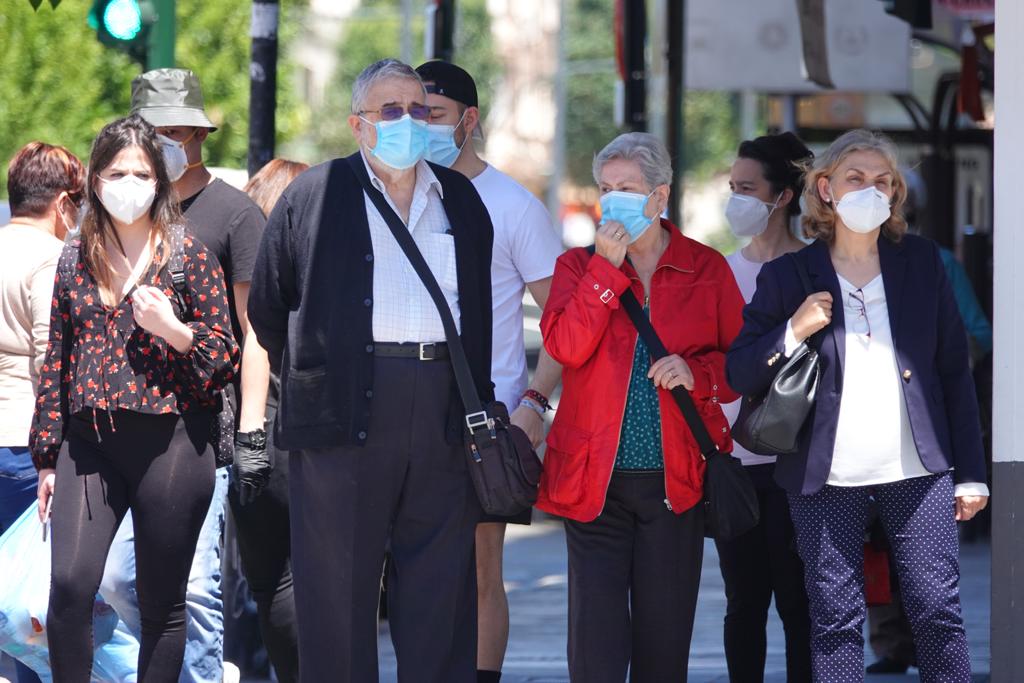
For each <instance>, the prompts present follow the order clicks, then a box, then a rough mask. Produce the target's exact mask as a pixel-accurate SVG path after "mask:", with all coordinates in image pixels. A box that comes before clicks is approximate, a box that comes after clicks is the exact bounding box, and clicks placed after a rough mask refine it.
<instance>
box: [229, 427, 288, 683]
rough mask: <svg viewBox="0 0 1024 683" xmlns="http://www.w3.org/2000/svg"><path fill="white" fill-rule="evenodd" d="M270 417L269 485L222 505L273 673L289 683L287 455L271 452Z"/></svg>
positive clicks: (271, 431) (232, 495) (232, 489)
mask: <svg viewBox="0 0 1024 683" xmlns="http://www.w3.org/2000/svg"><path fill="white" fill-rule="evenodd" d="M275 413H276V411H274V409H272V408H268V410H267V420H268V421H269V423H270V426H269V427H268V430H267V432H268V433H267V437H268V439H269V441H268V443H267V449H268V450H270V451H271V452H272V453H273V455H274V471H273V472H272V473H271V475H270V483H269V484H267V487H266V488H265V489H263V492H262V493H260V495H259V496H258V497H257V498H256V500H254V501H252V502H251V503H249V504H248V505H241V504H240V503H239V502H238V490H237V489H236V488H235V487H234V486H231V487H230V488H229V490H228V502H229V503H230V505H231V514H232V516H233V517H234V519H235V530H236V533H237V535H238V551H239V555H240V556H241V560H242V569H243V570H244V571H245V578H246V580H247V581H248V583H249V589H250V590H251V591H252V596H253V599H254V600H255V601H256V609H257V610H258V613H259V621H260V635H262V636H263V643H264V644H265V645H266V646H267V653H268V654H269V655H270V662H271V663H272V664H273V665H274V673H276V674H277V680H278V681H280V683H295V682H296V681H298V680H299V638H298V627H297V625H296V619H295V592H294V587H293V582H292V563H291V533H290V528H289V527H290V520H289V510H288V454H287V453H284V452H281V451H277V450H276V449H275V447H274V435H273V434H274V429H273V420H274V415H275Z"/></svg>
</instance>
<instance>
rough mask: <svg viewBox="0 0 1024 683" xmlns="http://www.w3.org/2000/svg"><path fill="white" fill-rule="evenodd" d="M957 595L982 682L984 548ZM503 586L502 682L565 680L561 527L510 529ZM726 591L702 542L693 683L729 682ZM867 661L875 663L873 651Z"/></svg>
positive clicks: (967, 557) (774, 630)
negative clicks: (506, 624) (506, 629)
mask: <svg viewBox="0 0 1024 683" xmlns="http://www.w3.org/2000/svg"><path fill="white" fill-rule="evenodd" d="M961 571H962V575H963V578H962V580H961V585H960V591H961V598H962V601H963V611H964V620H965V622H966V627H967V636H968V640H969V641H970V647H971V668H972V670H973V671H974V672H975V674H976V675H975V677H974V680H975V681H987V680H988V673H987V672H988V670H989V609H990V608H989V595H990V578H989V577H990V553H989V546H988V545H987V544H972V545H963V546H961ZM505 585H506V588H507V590H508V596H509V608H510V612H511V622H512V623H511V633H510V637H509V647H508V654H507V656H506V658H505V666H504V675H503V676H502V679H501V680H502V682H503V683H527V682H529V683H566V682H567V681H568V680H569V676H568V673H567V668H566V658H565V640H566V606H567V604H568V600H567V598H568V596H567V577H566V553H565V537H564V534H563V532H562V525H561V523H560V522H556V521H551V520H546V521H542V522H535V523H534V524H533V526H530V527H516V526H509V528H508V539H507V541H506V545H505ZM724 615H725V592H724V588H723V586H722V575H721V573H720V572H719V570H718V554H717V553H716V552H715V544H714V543H712V542H711V541H706V542H705V545H704V567H703V573H702V576H701V585H700V597H699V601H698V605H697V618H696V623H695V625H694V635H693V643H692V646H691V648H690V676H689V680H690V682H691V683H728V680H729V677H728V675H727V672H726V666H725V656H724V653H723V649H722V620H723V618H724ZM379 647H380V653H381V681H384V682H386V683H393V682H395V681H397V678H396V677H395V660H394V652H393V650H392V648H391V641H390V637H389V634H388V632H387V626H386V624H385V625H383V626H382V628H381V636H380V643H379ZM865 660H866V662H868V663H870V662H872V661H874V656H873V655H872V653H871V652H870V651H867V652H866V654H865ZM765 670H766V676H765V682H766V683H785V680H786V676H785V672H786V662H785V651H784V646H783V636H782V624H781V622H780V621H779V619H778V617H777V615H775V614H774V612H772V613H771V615H770V617H769V623H768V653H767V663H766V666H765ZM911 671H912V674H911V675H907V676H871V677H870V678H868V679H867V680H868V683H887V682H896V681H899V682H901V683H911V682H912V681H916V680H918V676H917V675H916V670H913V669H912V670H911Z"/></svg>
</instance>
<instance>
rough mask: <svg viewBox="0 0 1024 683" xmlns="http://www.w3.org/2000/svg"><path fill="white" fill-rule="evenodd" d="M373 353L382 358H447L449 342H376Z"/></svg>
mask: <svg viewBox="0 0 1024 683" xmlns="http://www.w3.org/2000/svg"><path fill="white" fill-rule="evenodd" d="M373 355H375V356H380V357H381V358H415V359H416V360H446V359H447V358H448V344H446V343H444V342H423V343H415V342H409V343H405V344H398V343H396V342H374V343H373Z"/></svg>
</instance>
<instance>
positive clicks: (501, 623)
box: [416, 61, 562, 683]
mask: <svg viewBox="0 0 1024 683" xmlns="http://www.w3.org/2000/svg"><path fill="white" fill-rule="evenodd" d="M416 71H417V72H418V73H419V74H420V77H421V78H422V79H423V82H424V85H425V86H426V88H427V106H429V107H430V126H429V131H430V142H429V146H428V149H427V160H428V161H432V162H434V163H437V164H442V165H444V166H448V167H450V168H452V169H454V170H456V171H459V172H460V173H462V174H463V175H465V176H466V177H467V178H469V179H470V180H471V181H473V186H474V187H476V190H477V192H479V193H480V197H481V199H483V201H484V205H485V206H486V207H487V210H488V212H489V213H490V215H491V222H492V223H493V224H494V250H493V256H492V260H491V290H492V294H491V297H492V302H493V303H492V306H493V309H494V335H493V339H494V341H493V350H492V359H491V378H492V379H493V380H494V384H495V396H496V397H497V399H498V400H499V401H502V402H504V403H505V405H507V406H508V408H509V411H510V412H511V413H512V415H511V419H512V423H513V424H515V425H517V426H518V427H520V428H522V429H523V430H524V431H525V432H526V433H527V434H528V435H529V436H530V440H531V441H532V442H533V445H534V447H536V446H538V445H540V443H541V441H542V440H543V438H544V418H543V413H544V412H545V411H546V410H547V409H548V408H549V406H548V405H547V403H548V399H547V397H548V396H550V395H551V392H552V391H554V389H555V387H556V386H558V382H559V380H560V379H561V374H562V369H561V367H560V366H559V365H558V364H557V363H556V362H555V361H554V360H552V359H551V357H550V356H548V355H547V353H546V352H545V351H544V350H543V348H542V349H541V351H540V358H539V360H538V362H537V370H536V372H535V373H534V377H533V382H532V383H530V384H529V386H527V382H528V375H527V370H526V348H525V345H524V342H523V293H524V290H525V289H529V290H530V294H531V295H532V296H533V298H534V300H535V301H536V302H537V304H538V305H539V306H540V307H541V308H543V307H544V304H545V303H547V299H548V291H549V289H550V288H551V276H552V274H553V273H554V271H555V259H557V258H558V256H559V255H560V254H561V253H562V243H561V240H560V239H559V237H558V235H557V234H556V233H555V230H554V228H553V227H552V225H551V217H550V216H549V215H548V212H547V210H546V209H545V208H544V205H543V204H541V203H540V202H539V201H538V200H537V198H536V197H534V196H533V195H532V194H531V193H530V192H529V191H528V190H527V189H526V188H524V187H523V186H522V185H520V184H519V183H517V182H516V181H514V180H513V179H512V178H510V177H509V176H507V175H505V174H504V173H501V172H500V171H498V170H497V169H495V168H494V167H493V166H490V165H488V164H487V162H485V161H483V160H482V159H481V158H480V157H479V156H478V155H477V153H476V149H475V146H474V138H479V137H481V135H480V110H479V108H478V101H477V92H476V84H475V83H474V82H473V78H472V77H471V76H470V75H469V74H468V73H466V72H465V71H464V70H463V69H461V68H459V67H457V66H455V65H454V64H449V63H447V62H442V61H432V62H427V63H426V64H423V65H421V66H420V67H419V68H417V69H416ZM509 522H511V523H513V524H529V523H530V510H527V511H526V512H525V513H524V514H522V515H517V516H516V517H513V518H497V517H485V519H484V520H483V522H482V523H481V524H480V525H479V526H478V527H477V532H476V557H477V595H478V607H477V610H478V615H479V637H478V649H477V669H478V671H477V676H478V679H477V680H478V681H479V682H482V683H492V682H494V681H498V680H499V679H500V678H501V665H502V661H503V660H504V658H505V648H506V646H507V644H508V599H507V597H506V595H505V588H504V582H503V579H502V568H501V559H502V550H503V546H504V541H505V525H506V523H509Z"/></svg>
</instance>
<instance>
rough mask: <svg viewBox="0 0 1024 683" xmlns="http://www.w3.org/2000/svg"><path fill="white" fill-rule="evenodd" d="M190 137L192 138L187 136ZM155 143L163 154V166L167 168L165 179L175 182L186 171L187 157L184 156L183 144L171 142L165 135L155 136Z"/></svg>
mask: <svg viewBox="0 0 1024 683" xmlns="http://www.w3.org/2000/svg"><path fill="white" fill-rule="evenodd" d="M189 137H192V136H189ZM156 139H157V142H158V143H159V144H160V149H161V150H162V151H163V153H164V165H165V166H167V177H168V178H170V180H171V182H172V183H173V182H177V181H178V179H179V178H181V176H183V175H185V171H186V170H188V155H187V154H185V143H184V142H178V141H177V140H172V139H170V138H169V137H167V136H166V135H157V136H156Z"/></svg>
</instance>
